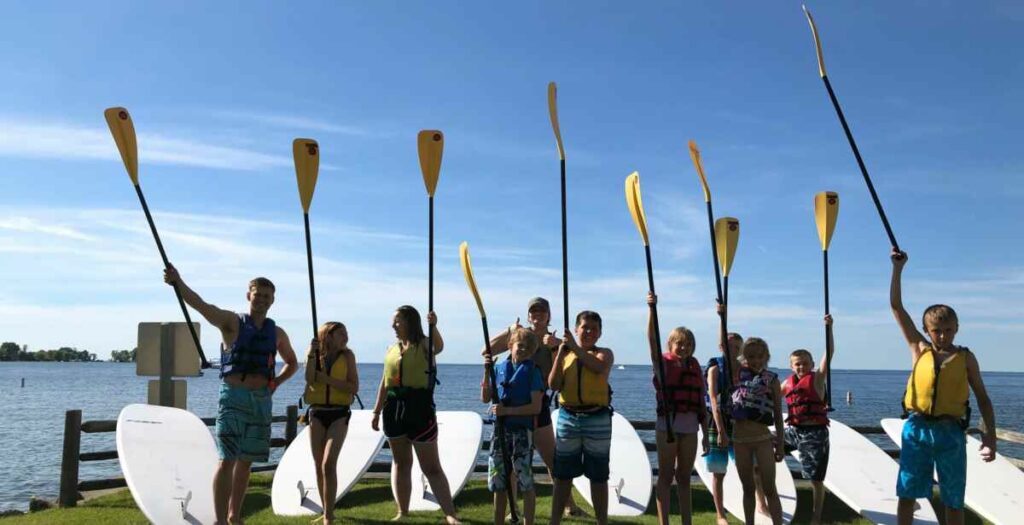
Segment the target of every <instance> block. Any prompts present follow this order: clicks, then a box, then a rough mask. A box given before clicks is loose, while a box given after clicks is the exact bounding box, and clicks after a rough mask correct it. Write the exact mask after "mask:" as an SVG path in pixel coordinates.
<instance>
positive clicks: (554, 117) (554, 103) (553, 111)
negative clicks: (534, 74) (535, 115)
mask: <svg viewBox="0 0 1024 525" xmlns="http://www.w3.org/2000/svg"><path fill="white" fill-rule="evenodd" d="M548 114H549V115H550V116H551V129H553V130H555V142H557V143H558V158H560V159H562V160H565V148H563V147H562V130H561V129H559V127H558V86H557V85H555V83H554V82H548Z"/></svg>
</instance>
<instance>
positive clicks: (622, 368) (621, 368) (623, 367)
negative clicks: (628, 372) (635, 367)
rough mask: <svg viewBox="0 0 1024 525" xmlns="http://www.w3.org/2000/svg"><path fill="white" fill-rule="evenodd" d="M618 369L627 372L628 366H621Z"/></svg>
mask: <svg viewBox="0 0 1024 525" xmlns="http://www.w3.org/2000/svg"><path fill="white" fill-rule="evenodd" d="M617 368H618V369H619V370H625V369H626V365H619V366H618V367H617Z"/></svg>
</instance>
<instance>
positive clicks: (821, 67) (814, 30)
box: [803, 6, 826, 78]
mask: <svg viewBox="0 0 1024 525" xmlns="http://www.w3.org/2000/svg"><path fill="white" fill-rule="evenodd" d="M803 8H804V14H805V15H807V23H809V24H811V34H813V35H814V47H815V49H816V50H817V52H818V74H820V75H821V77H822V78H825V75H826V73H825V57H824V56H822V54H821V38H819V37H818V26H816V25H814V17H812V16H811V12H810V11H809V10H808V9H807V6H803Z"/></svg>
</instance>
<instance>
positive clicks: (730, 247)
mask: <svg viewBox="0 0 1024 525" xmlns="http://www.w3.org/2000/svg"><path fill="white" fill-rule="evenodd" d="M739 240H740V221H739V220H738V219H734V218H732V217H722V218H721V219H718V220H717V221H715V244H716V246H717V247H718V265H719V266H721V267H722V305H723V306H724V307H725V311H724V312H722V326H726V325H727V323H728V319H727V318H728V315H729V270H731V269H732V261H733V258H734V257H735V256H736V245H737V244H738V243H739ZM723 341H725V359H724V360H723V362H724V363H725V370H722V372H724V373H725V377H726V382H727V383H726V386H727V387H728V388H732V365H733V364H732V363H731V362H730V361H731V359H730V356H729V339H728V337H726V339H723Z"/></svg>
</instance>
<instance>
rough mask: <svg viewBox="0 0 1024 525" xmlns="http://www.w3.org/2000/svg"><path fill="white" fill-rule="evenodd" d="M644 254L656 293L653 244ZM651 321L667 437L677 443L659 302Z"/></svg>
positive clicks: (648, 273) (652, 286)
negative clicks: (662, 342) (666, 374)
mask: <svg viewBox="0 0 1024 525" xmlns="http://www.w3.org/2000/svg"><path fill="white" fill-rule="evenodd" d="M644 255H645V256H646V257H647V287H648V288H649V289H650V290H651V294H654V267H653V265H652V264H651V246H650V245H649V244H645V245H644ZM651 321H652V322H653V324H654V341H655V342H656V343H657V344H656V347H657V349H658V352H657V354H656V355H652V356H651V357H652V358H653V359H654V363H657V364H656V365H655V367H654V373H656V374H658V387H659V390H661V400H662V406H663V407H664V410H665V423H667V426H668V430H667V432H666V434H665V439H666V440H667V441H668V442H669V443H675V441H676V439H675V430H674V427H673V426H672V419H673V416H674V415H675V403H673V402H672V399H671V398H669V395H668V389H667V385H665V359H664V358H662V356H661V327H660V326H659V325H658V305H657V304H652V305H651ZM654 363H652V364H654Z"/></svg>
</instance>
